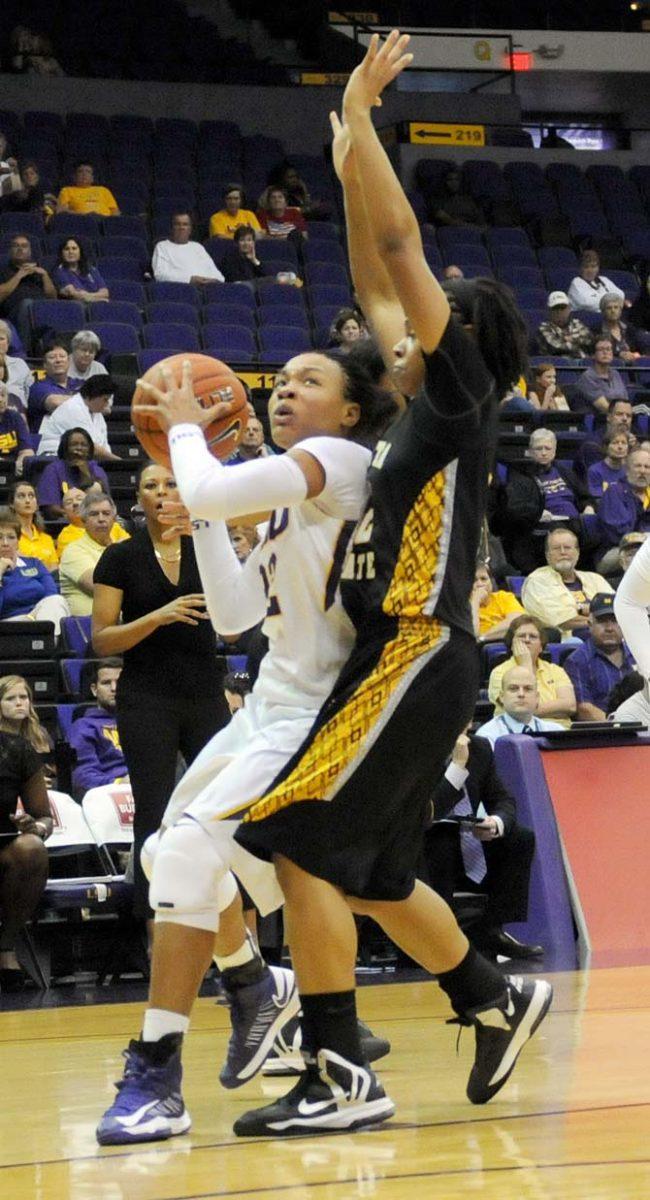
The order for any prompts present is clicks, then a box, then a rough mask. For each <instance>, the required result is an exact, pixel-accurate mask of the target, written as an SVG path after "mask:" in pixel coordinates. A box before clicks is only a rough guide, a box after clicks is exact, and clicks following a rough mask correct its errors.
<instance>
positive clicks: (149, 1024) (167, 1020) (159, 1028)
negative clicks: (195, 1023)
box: [142, 1008, 190, 1042]
mask: <svg viewBox="0 0 650 1200" xmlns="http://www.w3.org/2000/svg"><path fill="white" fill-rule="evenodd" d="M189 1027H190V1018H189V1017H184V1016H183V1015H182V1013H175V1012H169V1011H168V1010H167V1009H166V1008H148V1009H147V1010H146V1012H145V1014H144V1021H143V1024H142V1041H143V1042H159V1041H160V1039H161V1038H163V1037H164V1036H165V1034H166V1033H187V1031H188V1029H189Z"/></svg>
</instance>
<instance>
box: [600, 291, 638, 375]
mask: <svg viewBox="0 0 650 1200" xmlns="http://www.w3.org/2000/svg"><path fill="white" fill-rule="evenodd" d="M600 311H601V313H602V314H603V324H602V328H601V333H602V334H603V336H604V337H608V338H609V339H610V341H611V343H612V349H613V351H614V357H615V358H620V359H621V361H622V362H625V363H633V362H634V361H635V360H636V359H637V358H639V357H640V354H641V352H640V349H639V347H638V345H637V341H636V330H635V329H634V327H633V326H632V325H628V324H626V322H625V321H622V320H621V314H622V312H623V301H622V300H620V299H619V298H618V296H611V295H609V293H608V294H607V295H606V296H603V297H602V299H601V301H600Z"/></svg>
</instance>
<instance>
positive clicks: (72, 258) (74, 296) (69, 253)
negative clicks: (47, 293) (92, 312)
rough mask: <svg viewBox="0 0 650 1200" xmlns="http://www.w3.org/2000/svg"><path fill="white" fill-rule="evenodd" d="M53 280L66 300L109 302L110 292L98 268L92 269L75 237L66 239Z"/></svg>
mask: <svg viewBox="0 0 650 1200" xmlns="http://www.w3.org/2000/svg"><path fill="white" fill-rule="evenodd" d="M52 279H53V280H54V283H55V285H56V288H57V291H58V293H59V296H61V298H62V299H64V300H80V301H81V303H82V304H94V303H95V301H98V300H108V299H109V291H108V288H107V286H106V283H105V281H104V280H103V278H102V276H101V275H100V273H99V271H98V270H97V267H91V266H90V264H89V262H88V258H87V256H86V251H85V250H84V248H83V246H82V245H81V243H80V242H79V241H78V240H77V238H75V237H68V238H65V240H64V241H63V242H61V243H60V245H59V248H58V250H57V255H56V266H55V268H54V270H53V272H52Z"/></svg>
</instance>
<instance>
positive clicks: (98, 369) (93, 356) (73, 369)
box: [68, 329, 108, 383]
mask: <svg viewBox="0 0 650 1200" xmlns="http://www.w3.org/2000/svg"><path fill="white" fill-rule="evenodd" d="M101 348H102V344H101V342H100V340H99V338H98V337H97V334H96V333H93V331H92V329H80V330H79V333H75V335H74V337H73V339H72V341H71V342H70V363H69V366H68V379H70V380H75V379H76V380H79V382H80V383H83V381H84V380H85V379H90V377H91V375H108V371H107V370H106V367H105V366H104V364H103V363H100V362H97V355H98V354H99V351H100V350H101Z"/></svg>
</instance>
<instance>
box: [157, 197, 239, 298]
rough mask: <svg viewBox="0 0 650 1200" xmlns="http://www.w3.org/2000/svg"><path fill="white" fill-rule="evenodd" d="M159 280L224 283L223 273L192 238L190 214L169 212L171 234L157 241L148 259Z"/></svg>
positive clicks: (168, 281)
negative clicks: (150, 258)
mask: <svg viewBox="0 0 650 1200" xmlns="http://www.w3.org/2000/svg"><path fill="white" fill-rule="evenodd" d="M151 269H152V271H153V275H154V279H156V280H157V281H158V282H159V283H193V284H212V283H223V281H224V279H223V275H222V274H221V271H220V270H219V269H218V267H217V266H216V265H215V263H214V262H213V261H212V259H211V258H210V255H209V254H208V252H207V250H206V249H205V247H204V246H202V245H201V243H200V242H194V241H192V217H191V215H190V213H188V212H185V211H181V210H180V209H179V210H178V212H175V213H172V218H171V234H170V237H168V238H165V239H164V240H163V241H161V242H158V243H157V245H156V247H155V249H154V252H153V258H152V260H151Z"/></svg>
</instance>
